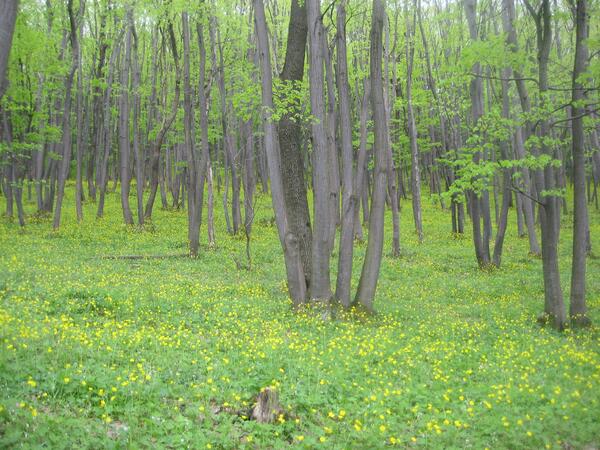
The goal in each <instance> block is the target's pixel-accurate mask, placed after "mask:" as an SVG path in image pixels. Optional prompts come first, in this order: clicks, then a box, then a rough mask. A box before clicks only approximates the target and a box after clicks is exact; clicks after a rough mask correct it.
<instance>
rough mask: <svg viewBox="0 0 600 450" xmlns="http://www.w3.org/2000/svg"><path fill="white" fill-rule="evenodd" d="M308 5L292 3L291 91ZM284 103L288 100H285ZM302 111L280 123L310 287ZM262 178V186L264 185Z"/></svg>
mask: <svg viewBox="0 0 600 450" xmlns="http://www.w3.org/2000/svg"><path fill="white" fill-rule="evenodd" d="M307 29H308V28H307V22H306V2H305V1H304V0H292V4H291V9H290V22H289V26H288V40H287V46H286V51H285V62H284V65H283V70H282V71H281V74H280V76H279V78H280V79H281V81H283V82H284V84H286V85H287V88H288V89H295V90H298V89H300V85H301V82H302V79H303V77H304V55H305V53H306V39H307ZM283 101H285V97H284V98H283ZM298 112H299V111H286V112H285V113H284V114H283V115H282V116H281V118H280V119H279V122H278V124H277V133H278V136H279V152H280V158H281V161H282V162H283V164H282V166H281V172H282V182H283V195H284V201H285V205H286V211H287V216H288V220H289V222H288V225H289V229H290V232H291V233H292V234H294V235H295V236H296V239H297V240H298V247H299V252H300V259H301V261H302V268H303V272H304V276H305V279H306V286H307V289H310V285H311V280H310V276H311V271H312V268H311V267H312V260H311V251H312V229H311V223H310V212H309V207H308V199H307V194H306V182H305V179H304V156H303V154H302V145H301V144H302V142H301V140H302V126H301V123H300V121H299V120H297V119H296V118H295V117H294V116H295V113H296V114H297V113H298ZM265 181H266V180H264V179H263V186H264V185H265Z"/></svg>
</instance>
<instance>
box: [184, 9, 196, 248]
mask: <svg viewBox="0 0 600 450" xmlns="http://www.w3.org/2000/svg"><path fill="white" fill-rule="evenodd" d="M181 28H182V30H183V132H184V136H185V141H184V146H185V155H186V159H187V189H188V242H189V247H190V256H191V257H192V258H195V257H196V256H198V246H199V243H200V220H199V215H198V207H199V206H200V205H199V204H198V194H199V193H200V192H199V187H198V183H199V181H200V180H198V173H197V172H198V167H199V162H198V161H197V159H196V149H195V143H194V111H193V109H192V84H191V82H190V26H189V20H188V14H187V12H182V13H181Z"/></svg>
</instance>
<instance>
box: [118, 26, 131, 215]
mask: <svg viewBox="0 0 600 450" xmlns="http://www.w3.org/2000/svg"><path fill="white" fill-rule="evenodd" d="M130 66H131V29H130V28H129V27H127V31H126V32H125V58H124V59H123V61H121V74H120V75H121V76H120V96H119V161H120V165H119V167H120V178H121V207H122V208H123V220H124V221H125V224H127V225H133V215H132V214H131V208H130V206H129V188H130V170H131V169H130V165H129V160H130V154H131V144H130V140H129V70H130Z"/></svg>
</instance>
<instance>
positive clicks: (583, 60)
mask: <svg viewBox="0 0 600 450" xmlns="http://www.w3.org/2000/svg"><path fill="white" fill-rule="evenodd" d="M575 28H576V32H575V62H574V67H573V85H572V86H573V87H572V94H571V95H572V103H571V116H572V122H571V134H572V138H573V139H572V151H573V205H574V210H573V263H572V270H571V305H570V308H569V314H570V316H571V320H572V322H573V323H574V324H578V325H589V324H590V319H589V318H588V317H587V316H586V313H587V305H586V302H585V266H586V253H587V252H586V248H587V241H588V239H589V224H588V211H587V199H586V195H585V133H584V128H583V116H584V115H585V106H584V105H583V104H582V102H583V101H584V100H585V97H586V94H585V86H584V83H583V80H581V77H583V76H585V71H586V68H587V64H588V49H587V42H586V40H587V38H588V11H587V2H586V0H576V6H575Z"/></svg>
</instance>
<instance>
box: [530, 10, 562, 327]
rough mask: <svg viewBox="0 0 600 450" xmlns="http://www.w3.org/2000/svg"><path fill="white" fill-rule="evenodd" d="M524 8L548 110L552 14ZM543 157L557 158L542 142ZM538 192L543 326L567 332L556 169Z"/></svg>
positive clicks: (539, 175)
mask: <svg viewBox="0 0 600 450" xmlns="http://www.w3.org/2000/svg"><path fill="white" fill-rule="evenodd" d="M524 4H525V6H526V7H527V9H528V10H529V12H530V14H531V15H532V17H533V19H534V21H535V25H536V37H537V49H538V54H537V59H538V86H539V96H540V108H541V109H542V110H543V108H544V107H545V104H546V101H547V96H548V64H549V59H550V50H551V46H552V24H551V19H552V13H551V11H550V2H549V0H542V2H541V4H540V7H539V9H538V10H537V11H536V10H534V8H533V7H532V6H531V4H530V3H529V1H528V0H524ZM539 124H540V134H541V136H549V135H550V121H549V119H548V118H547V117H543V118H542V119H540V121H539ZM540 150H541V152H542V154H544V155H548V156H553V152H552V149H551V148H550V146H549V145H548V144H547V143H546V142H545V141H544V140H541V143H540ZM536 188H537V192H538V193H539V194H540V196H541V203H542V207H541V208H540V210H539V211H540V225H541V230H542V266H543V274H544V298H545V302H544V316H543V317H542V318H540V320H541V321H542V322H545V321H548V320H549V321H550V322H551V323H552V325H553V326H554V328H556V329H558V330H563V329H564V327H565V325H566V320H567V319H566V311H565V305H564V300H563V293H562V287H561V285H560V271H559V267H558V238H559V233H560V226H559V225H560V222H559V221H560V205H559V199H558V198H557V197H556V196H555V195H553V194H549V195H542V194H543V192H544V191H552V190H554V189H555V188H556V174H555V171H554V167H552V166H551V165H546V167H545V168H544V169H538V170H536Z"/></svg>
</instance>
